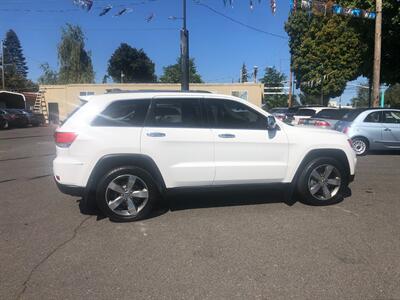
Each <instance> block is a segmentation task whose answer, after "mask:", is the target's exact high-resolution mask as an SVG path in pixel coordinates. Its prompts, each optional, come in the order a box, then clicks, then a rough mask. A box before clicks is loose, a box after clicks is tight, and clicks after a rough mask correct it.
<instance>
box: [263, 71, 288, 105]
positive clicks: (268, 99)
mask: <svg viewBox="0 0 400 300" xmlns="http://www.w3.org/2000/svg"><path fill="white" fill-rule="evenodd" d="M285 80H286V75H285V74H283V73H281V72H279V71H278V70H277V69H276V68H275V67H267V68H266V69H265V74H264V77H263V78H261V80H260V81H261V82H262V83H263V84H264V85H265V87H266V88H268V87H283V86H284V81H285ZM271 91H274V92H278V93H279V92H282V91H283V89H271ZM287 101H288V96H287V95H266V96H265V97H264V102H265V103H266V104H267V106H268V108H273V107H282V106H287Z"/></svg>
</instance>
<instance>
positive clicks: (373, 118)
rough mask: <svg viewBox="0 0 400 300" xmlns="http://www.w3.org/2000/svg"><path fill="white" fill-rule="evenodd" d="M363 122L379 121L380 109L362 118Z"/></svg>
mask: <svg viewBox="0 0 400 300" xmlns="http://www.w3.org/2000/svg"><path fill="white" fill-rule="evenodd" d="M364 122H367V123H379V122H381V112H380V111H374V112H372V113H370V114H369V115H368V116H367V117H366V118H365V120H364Z"/></svg>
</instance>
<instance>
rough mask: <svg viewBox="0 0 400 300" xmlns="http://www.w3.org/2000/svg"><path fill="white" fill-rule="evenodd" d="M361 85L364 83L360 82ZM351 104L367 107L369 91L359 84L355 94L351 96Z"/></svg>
mask: <svg viewBox="0 0 400 300" xmlns="http://www.w3.org/2000/svg"><path fill="white" fill-rule="evenodd" d="M362 85H363V86H365V85H366V83H364V84H362ZM350 101H351V105H352V106H353V107H368V104H369V91H368V89H367V88H365V87H361V86H359V87H358V88H357V96H356V97H354V98H352V99H351V100H350Z"/></svg>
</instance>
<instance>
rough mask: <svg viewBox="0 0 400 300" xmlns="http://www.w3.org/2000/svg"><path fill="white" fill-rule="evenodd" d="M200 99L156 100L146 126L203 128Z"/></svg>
mask: <svg viewBox="0 0 400 300" xmlns="http://www.w3.org/2000/svg"><path fill="white" fill-rule="evenodd" d="M202 125H203V122H202V115H201V107H200V100H199V99H155V100H153V103H152V108H151V112H150V116H149V118H148V120H147V121H146V126H151V127H186V128H201V127H203V126H202Z"/></svg>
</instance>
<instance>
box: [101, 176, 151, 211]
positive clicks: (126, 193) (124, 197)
mask: <svg viewBox="0 0 400 300" xmlns="http://www.w3.org/2000/svg"><path fill="white" fill-rule="evenodd" d="M105 199H106V201H107V205H108V207H109V208H110V209H111V210H112V211H113V212H114V213H116V214H118V215H121V216H135V215H137V214H138V213H139V212H140V211H141V210H142V209H143V208H144V207H145V206H146V204H147V202H148V200H149V190H148V188H147V185H146V183H145V182H144V181H143V180H142V179H141V178H139V177H137V176H134V175H131V174H124V175H120V176H118V177H117V178H115V179H113V180H112V181H111V182H110V183H109V184H108V186H107V189H106V195H105Z"/></svg>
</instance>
